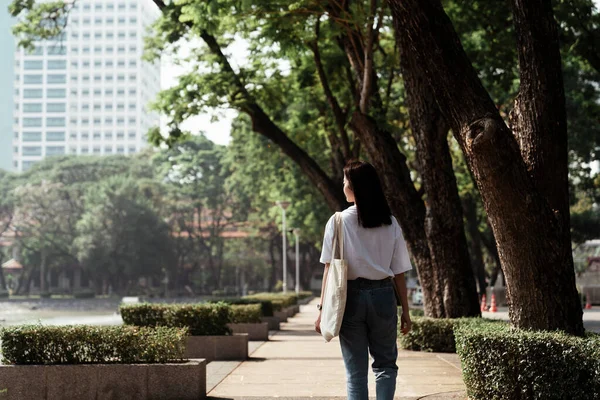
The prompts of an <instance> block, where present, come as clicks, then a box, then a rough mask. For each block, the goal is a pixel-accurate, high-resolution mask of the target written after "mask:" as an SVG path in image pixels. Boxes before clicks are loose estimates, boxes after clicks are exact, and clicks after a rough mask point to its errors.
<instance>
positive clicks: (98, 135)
mask: <svg viewBox="0 0 600 400" xmlns="http://www.w3.org/2000/svg"><path fill="white" fill-rule="evenodd" d="M101 138H102V136H101V135H100V132H94V140H100V139H101Z"/></svg>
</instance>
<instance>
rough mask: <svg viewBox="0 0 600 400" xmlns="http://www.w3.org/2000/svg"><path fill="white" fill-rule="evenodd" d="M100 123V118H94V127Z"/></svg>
mask: <svg viewBox="0 0 600 400" xmlns="http://www.w3.org/2000/svg"><path fill="white" fill-rule="evenodd" d="M101 122H102V120H101V119H100V118H94V126H96V125H100V123H101ZM94 138H96V135H94Z"/></svg>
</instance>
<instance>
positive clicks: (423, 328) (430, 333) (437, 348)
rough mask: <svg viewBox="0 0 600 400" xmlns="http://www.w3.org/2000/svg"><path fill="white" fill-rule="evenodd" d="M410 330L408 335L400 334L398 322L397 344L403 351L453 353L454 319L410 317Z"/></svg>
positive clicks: (455, 321)
mask: <svg viewBox="0 0 600 400" xmlns="http://www.w3.org/2000/svg"><path fill="white" fill-rule="evenodd" d="M411 321H412V328H411V330H410V332H408V334H406V335H403V334H401V333H400V321H398V342H399V343H400V346H401V347H402V348H403V349H406V350H414V351H433V352H436V353H455V352H456V347H455V343H454V327H455V324H456V323H457V321H459V320H456V319H450V318H439V319H434V318H427V317H411Z"/></svg>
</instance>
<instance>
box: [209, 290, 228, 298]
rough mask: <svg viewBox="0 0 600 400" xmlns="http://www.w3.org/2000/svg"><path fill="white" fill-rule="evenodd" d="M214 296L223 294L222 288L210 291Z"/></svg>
mask: <svg viewBox="0 0 600 400" xmlns="http://www.w3.org/2000/svg"><path fill="white" fill-rule="evenodd" d="M211 294H212V295H213V296H214V297H222V296H225V291H224V290H213V291H212V293H211Z"/></svg>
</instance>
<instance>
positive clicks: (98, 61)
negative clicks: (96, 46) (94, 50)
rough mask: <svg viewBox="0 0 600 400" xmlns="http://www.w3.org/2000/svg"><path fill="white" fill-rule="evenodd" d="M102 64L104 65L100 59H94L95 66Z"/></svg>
mask: <svg viewBox="0 0 600 400" xmlns="http://www.w3.org/2000/svg"><path fill="white" fill-rule="evenodd" d="M101 66H102V61H100V60H96V61H94V67H101Z"/></svg>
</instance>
